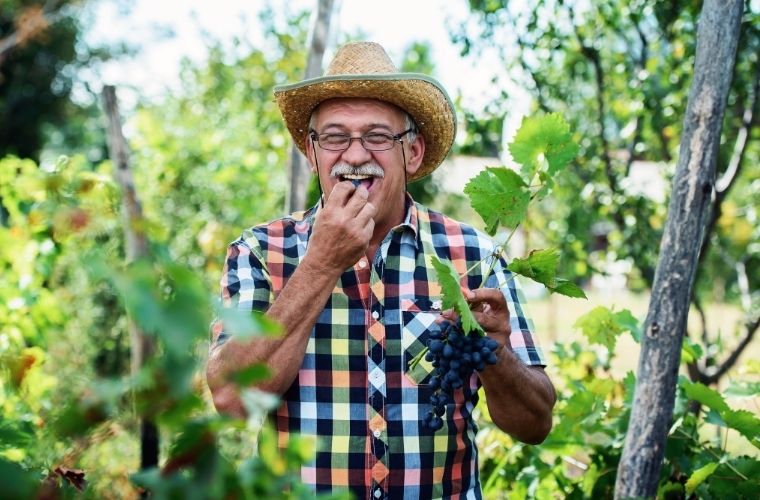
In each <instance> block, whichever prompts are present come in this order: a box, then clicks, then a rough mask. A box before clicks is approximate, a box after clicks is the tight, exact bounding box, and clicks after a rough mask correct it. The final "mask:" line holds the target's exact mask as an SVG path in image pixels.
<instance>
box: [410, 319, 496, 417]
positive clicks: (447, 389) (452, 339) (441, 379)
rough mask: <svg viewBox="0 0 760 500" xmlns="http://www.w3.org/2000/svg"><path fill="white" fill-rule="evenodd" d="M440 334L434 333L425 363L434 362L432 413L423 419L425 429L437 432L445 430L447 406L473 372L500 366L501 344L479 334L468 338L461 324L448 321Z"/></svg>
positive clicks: (438, 332)
mask: <svg viewBox="0 0 760 500" xmlns="http://www.w3.org/2000/svg"><path fill="white" fill-rule="evenodd" d="M440 326H441V328H440V330H433V331H431V332H430V336H429V338H430V341H429V343H428V352H427V353H426V354H425V359H426V360H428V361H430V362H432V365H433V374H432V376H431V377H430V388H431V389H432V390H433V394H432V395H431V396H430V406H431V411H429V412H428V413H427V414H426V415H425V417H424V418H423V419H422V425H423V426H424V427H426V428H428V429H430V430H432V431H433V432H435V431H437V430H439V429H441V428H442V427H443V418H442V417H443V416H444V415H445V413H446V405H447V404H449V403H451V402H452V401H453V400H454V398H453V395H454V391H455V390H457V389H459V388H460V387H462V386H463V385H464V383H465V381H467V380H470V377H471V376H472V374H473V372H474V371H475V370H477V371H483V370H484V369H485V367H486V364H490V365H493V364H495V363H496V362H497V356H496V352H495V351H496V349H498V347H499V343H498V342H496V341H495V340H494V339H492V338H490V337H485V336H479V335H478V334H475V333H473V334H470V335H467V334H465V333H464V331H463V330H462V325H461V323H459V322H457V323H456V324H455V323H452V322H450V321H444V322H442V323H441V325H440Z"/></svg>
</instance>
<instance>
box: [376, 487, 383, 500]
mask: <svg viewBox="0 0 760 500" xmlns="http://www.w3.org/2000/svg"><path fill="white" fill-rule="evenodd" d="M382 494H383V492H382V491H380V488H378V489H376V490H375V498H380V496H381V495H382Z"/></svg>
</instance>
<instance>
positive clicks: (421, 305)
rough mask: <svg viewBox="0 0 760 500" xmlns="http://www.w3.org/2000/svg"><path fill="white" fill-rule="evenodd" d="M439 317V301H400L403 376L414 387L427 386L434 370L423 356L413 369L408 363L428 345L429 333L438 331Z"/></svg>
mask: <svg viewBox="0 0 760 500" xmlns="http://www.w3.org/2000/svg"><path fill="white" fill-rule="evenodd" d="M440 315H441V306H440V301H438V300H435V299H432V300H431V299H417V300H411V299H403V300H402V301H401V321H402V328H401V347H402V349H403V350H404V374H405V375H406V378H407V379H409V380H410V381H411V382H412V383H413V384H415V385H423V384H427V383H428V381H429V380H430V376H431V374H432V372H433V370H434V368H433V365H432V364H431V362H430V361H427V360H425V358H424V356H423V358H422V359H421V360H420V362H419V363H417V365H416V366H414V368H410V366H409V365H410V363H411V362H412V360H413V359H414V358H415V357H417V356H418V355H419V354H420V353H421V352H422V351H423V350H424V349H425V348H426V347H427V345H428V342H429V341H430V332H431V331H434V330H435V331H440V326H439V325H438V323H436V322H435V320H436V319H438V317H439V316H440Z"/></svg>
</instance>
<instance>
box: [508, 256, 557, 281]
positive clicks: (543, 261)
mask: <svg viewBox="0 0 760 500" xmlns="http://www.w3.org/2000/svg"><path fill="white" fill-rule="evenodd" d="M558 265H559V250H557V249H556V248H548V249H544V250H531V252H530V254H528V257H527V258H525V259H521V258H515V259H512V262H510V263H509V265H508V266H507V269H509V270H510V271H512V272H513V273H515V274H519V275H521V276H525V277H526V278H530V279H532V280H533V281H537V282H538V283H541V284H542V285H544V286H546V287H547V288H549V289H554V288H555V286H556V284H557V283H556V274H557V266H558Z"/></svg>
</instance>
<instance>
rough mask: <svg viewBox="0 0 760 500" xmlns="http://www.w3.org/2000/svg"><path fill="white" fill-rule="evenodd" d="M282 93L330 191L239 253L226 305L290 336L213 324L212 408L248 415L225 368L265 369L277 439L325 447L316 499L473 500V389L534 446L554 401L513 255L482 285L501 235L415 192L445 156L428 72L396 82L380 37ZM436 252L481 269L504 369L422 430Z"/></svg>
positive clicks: (299, 138)
mask: <svg viewBox="0 0 760 500" xmlns="http://www.w3.org/2000/svg"><path fill="white" fill-rule="evenodd" d="M275 98H276V100H277V103H278V105H279V107H280V110H281V112H282V115H283V118H284V120H285V123H286V125H287V127H288V130H289V131H290V133H291V135H292V136H293V139H294V140H295V141H296V144H298V146H299V147H300V148H301V150H302V151H303V152H304V153H305V154H306V156H307V157H308V159H309V162H310V164H311V169H312V171H313V172H314V173H315V174H316V175H317V176H318V178H319V185H320V188H321V190H322V193H323V194H322V196H321V199H320V202H319V203H318V204H317V205H316V206H315V207H313V208H311V209H310V210H307V211H306V212H303V213H295V214H292V215H290V216H288V217H284V218H282V219H278V220H275V221H271V222H268V223H266V224H262V225H258V226H254V227H253V228H251V229H249V230H247V231H245V232H244V233H243V235H242V236H241V238H240V239H238V240H237V241H235V242H233V243H232V244H231V245H230V247H229V250H228V254H227V260H226V266H225V271H224V274H223V276H222V280H221V285H222V300H223V303H224V305H225V306H226V307H231V308H238V309H242V310H259V311H264V312H266V314H267V316H268V317H270V318H272V319H273V320H275V321H277V322H279V323H280V324H281V325H282V327H283V331H284V333H283V335H282V336H281V337H279V338H276V339H256V340H246V341H242V340H236V339H234V338H233V337H230V336H229V335H227V334H226V333H224V331H223V328H222V327H221V325H218V327H217V328H215V332H214V338H213V342H212V347H211V351H210V356H209V361H208V366H207V378H208V384H209V387H210V389H211V392H212V395H213V398H214V403H215V405H216V406H217V409H218V410H219V411H222V412H226V413H229V414H233V415H238V416H244V415H245V410H244V408H243V406H242V403H241V400H240V397H239V388H238V387H237V386H236V385H235V384H234V383H232V382H230V374H231V373H234V372H235V371H239V370H241V369H244V368H245V367H247V366H250V365H252V364H254V363H260V362H263V363H266V364H267V365H268V366H269V367H270V369H271V371H272V377H271V378H270V379H268V380H267V381H265V382H263V383H261V384H259V388H261V389H264V390H267V391H270V392H272V393H275V394H277V395H278V396H280V398H281V404H280V406H279V408H278V409H277V410H276V411H275V412H273V414H272V415H271V416H270V419H271V421H272V425H273V426H274V427H275V428H276V429H277V431H278V433H279V435H280V437H281V440H280V441H281V443H284V442H286V440H287V437H288V436H289V435H292V434H300V435H306V436H313V437H314V438H315V439H316V441H317V453H316V457H315V459H314V461H313V462H311V463H310V464H307V465H306V466H305V467H303V468H302V470H301V478H302V480H303V482H304V483H306V484H308V485H310V486H311V487H313V488H314V490H315V491H319V492H322V491H330V490H333V489H345V488H348V489H350V490H351V491H352V492H353V493H354V495H355V496H356V497H357V498H367V499H380V498H390V499H395V498H413V499H420V498H480V497H481V491H480V480H479V474H478V463H477V448H476V443H475V433H476V426H475V422H474V420H473V416H472V413H473V409H474V408H475V405H476V404H477V402H478V389H479V388H480V387H481V386H482V387H483V388H484V390H485V394H486V403H487V405H488V410H489V414H490V415H491V418H492V419H493V421H494V423H495V424H496V425H497V426H499V428H501V429H502V430H504V431H505V432H507V433H509V434H510V435H512V436H513V437H515V438H516V439H518V440H521V441H524V442H527V443H539V442H541V441H542V440H543V439H544V438H545V437H546V435H547V434H548V432H549V430H550V429H551V411H552V407H553V405H554V402H555V393H554V388H553V386H552V384H551V382H550V380H549V378H548V377H547V376H546V374H545V373H544V370H543V366H544V365H545V361H544V358H543V355H542V353H541V350H540V349H539V348H538V347H537V345H536V343H535V340H534V333H533V331H532V322H531V321H530V320H529V319H528V318H527V317H526V315H525V313H524V311H523V308H522V305H521V302H520V298H521V297H522V295H521V293H520V291H519V289H518V286H517V283H516V281H515V280H514V279H512V276H511V275H510V273H509V271H507V270H506V263H505V262H503V261H501V262H498V263H497V264H496V267H495V269H494V271H493V273H492V274H491V275H490V277H489V278H488V280H487V281H486V286H485V287H484V288H479V285H480V283H481V281H482V279H483V273H484V272H485V271H486V267H487V266H485V265H483V264H482V263H480V264H479V262H480V261H481V260H483V259H484V258H485V257H486V256H488V255H490V254H492V253H493V251H494V245H493V243H492V242H491V241H490V240H489V239H488V238H487V237H486V236H485V235H483V234H482V233H480V232H478V231H476V230H475V229H473V228H472V227H470V226H467V225H466V224H462V223H460V222H457V221H454V220H452V219H450V218H448V217H446V216H445V215H443V214H440V213H437V212H434V211H432V210H429V209H427V208H426V207H424V206H422V205H420V204H418V203H416V202H414V200H412V199H411V197H410V196H409V195H408V193H407V192H406V185H407V183H408V182H411V181H413V180H416V179H419V178H421V177H423V176H425V175H427V174H429V173H430V172H432V171H433V170H435V168H437V167H438V165H439V164H440V163H441V161H443V159H444V157H445V156H446V154H447V153H448V151H449V149H450V148H451V145H452V143H453V140H454V135H455V129H456V127H455V114H454V109H453V105H452V103H451V100H450V99H449V97H448V95H447V94H446V92H445V90H444V89H443V88H442V87H441V85H440V84H439V83H438V82H437V81H435V80H434V79H432V78H430V77H428V76H425V75H420V74H408V73H399V72H398V71H397V70H396V68H395V66H394V65H393V63H392V62H391V61H390V59H389V58H388V56H387V55H386V53H385V51H384V50H383V49H382V47H380V46H379V45H377V44H374V43H351V44H348V45H346V46H344V47H342V48H341V49H340V50H339V51H338V52H337V54H336V55H335V58H334V60H333V61H332V63H331V64H330V66H329V67H328V69H327V71H326V74H325V76H323V77H320V78H315V79H312V80H306V81H304V82H299V83H296V84H293V85H288V86H283V87H279V88H278V89H276V90H275ZM433 255H436V256H438V257H439V258H442V259H449V260H451V261H452V262H453V263H454V264H455V266H456V267H457V268H458V269H472V270H471V271H470V273H469V274H468V275H467V277H466V278H464V279H463V281H462V286H463V287H464V288H465V289H466V291H467V297H468V300H469V302H470V303H471V307H472V309H473V314H474V316H475V318H476V319H477V321H478V322H479V323H480V324H481V326H482V327H483V329H484V330H485V331H486V333H487V334H488V336H489V337H491V338H493V339H494V340H496V342H497V343H498V344H499V347H498V349H497V351H496V352H497V361H496V364H494V365H490V366H488V367H487V368H485V369H484V370H483V371H482V372H479V373H475V374H473V375H472V376H471V377H470V378H469V379H468V380H466V381H465V383H464V385H463V386H462V387H461V388H458V389H456V390H455V391H454V393H453V397H452V400H450V401H448V404H447V406H446V413H445V418H444V420H443V424H442V428H440V429H437V430H432V429H431V428H430V427H429V426H426V425H425V424H424V422H423V420H424V417H425V415H426V414H428V413H429V412H430V410H431V406H430V402H429V401H430V395H431V392H432V390H433V388H432V387H431V386H430V384H429V381H430V372H429V370H428V369H427V368H425V367H424V366H422V365H417V366H411V365H410V361H411V360H412V359H413V358H414V357H415V356H416V355H417V354H418V353H419V352H420V351H421V349H423V348H424V346H425V345H427V343H428V341H429V339H430V336H431V333H432V332H435V331H439V330H440V328H441V318H442V317H448V318H450V316H451V315H450V313H449V312H446V311H441V310H440V288H439V287H438V285H437V283H436V281H435V273H434V272H433V270H432V267H431V265H430V257H431V256H433Z"/></svg>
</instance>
